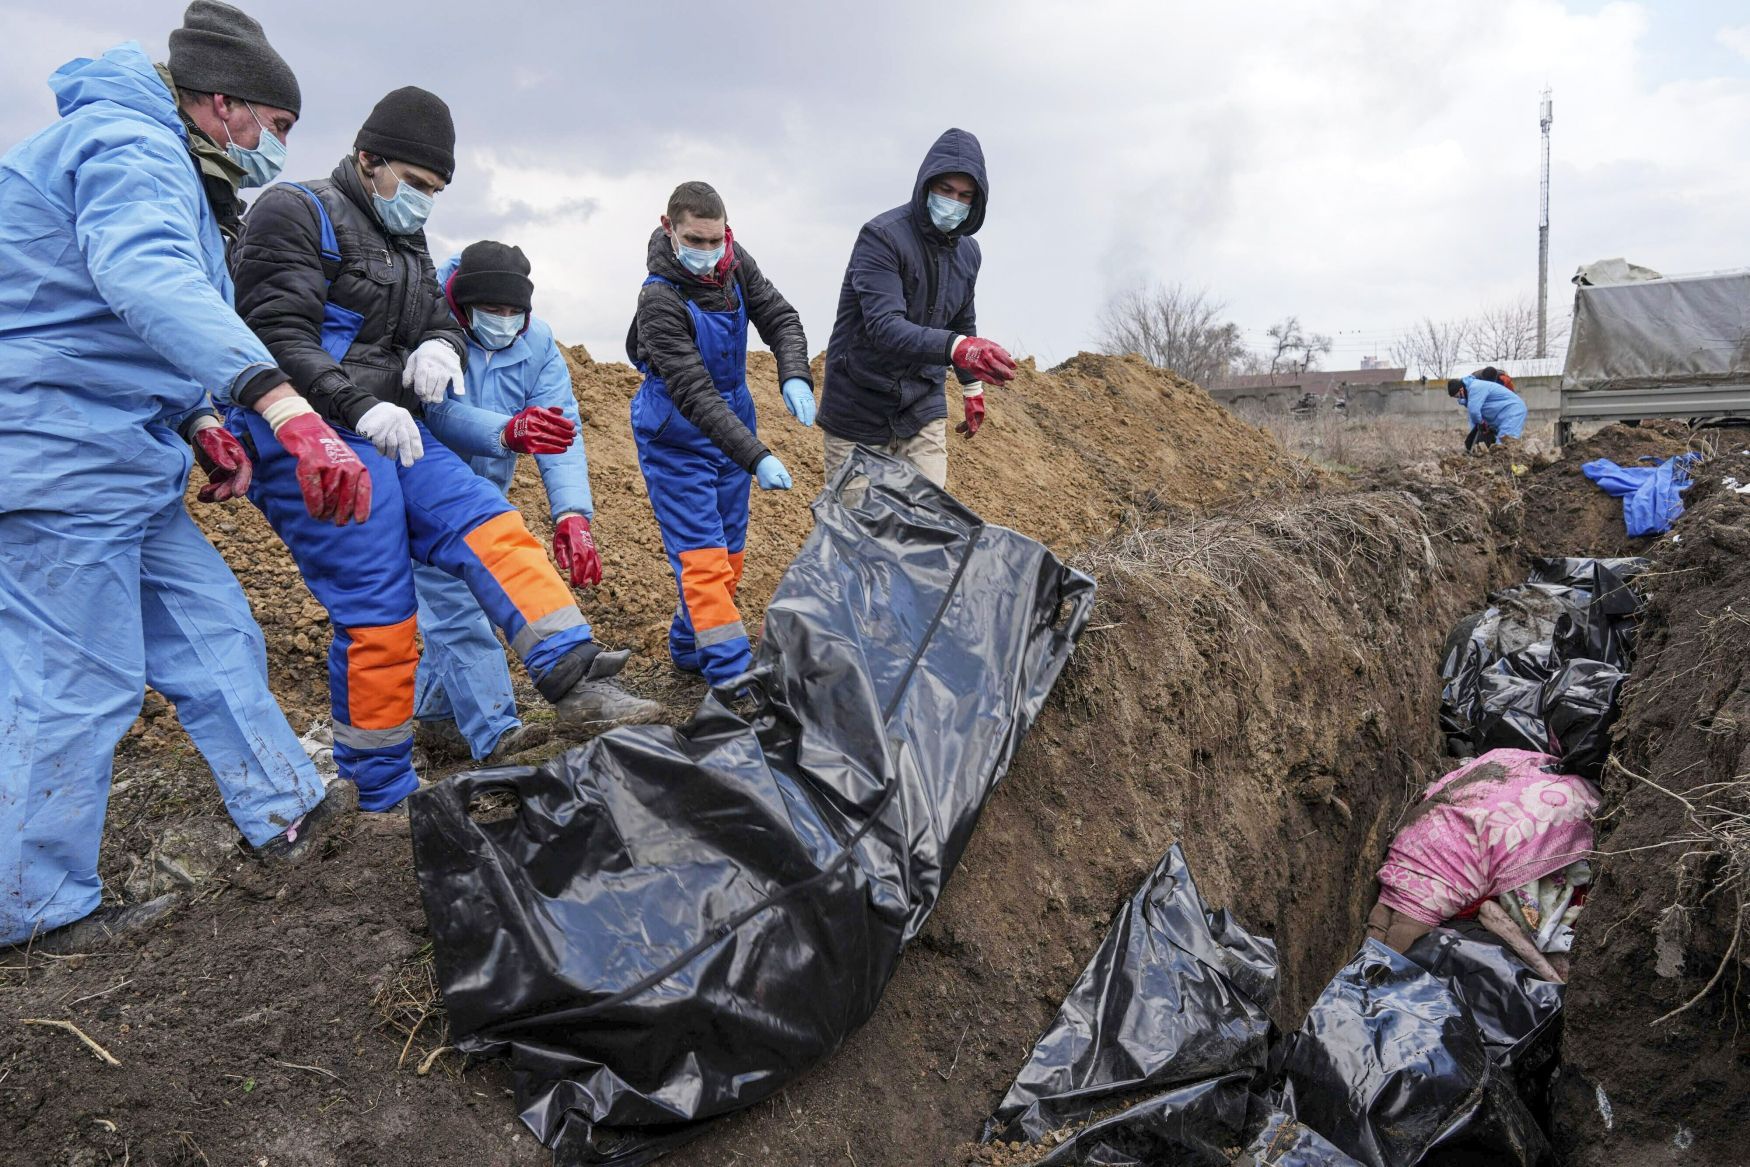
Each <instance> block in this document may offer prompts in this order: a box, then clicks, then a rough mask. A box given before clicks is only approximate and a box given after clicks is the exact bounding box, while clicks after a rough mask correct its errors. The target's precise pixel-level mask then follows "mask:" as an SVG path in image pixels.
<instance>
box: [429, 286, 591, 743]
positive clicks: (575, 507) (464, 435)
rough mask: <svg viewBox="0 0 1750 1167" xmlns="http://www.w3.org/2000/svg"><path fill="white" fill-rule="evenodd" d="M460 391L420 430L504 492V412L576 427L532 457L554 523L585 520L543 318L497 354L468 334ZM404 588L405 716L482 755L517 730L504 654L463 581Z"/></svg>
mask: <svg viewBox="0 0 1750 1167" xmlns="http://www.w3.org/2000/svg"><path fill="white" fill-rule="evenodd" d="M460 262H461V257H460V256H452V257H451V258H450V259H449V260H448V261H447V262H445V263H444V265H443V266H442V267H440V268H439V269H438V273H437V275H438V284H439V285H440V286H443V285H446V284H447V283H448V282H449V279H450V276H451V275H452V274H454V272H455V270H456V267H457V265H458V264H459V263H460ZM463 325H464V327H466V321H464V322H463ZM467 389H468V393H467V396H466V397H465V398H458V397H457V396H456V395H455V393H454V391H453V390H452V392H451V394H450V395H449V396H448V397H446V398H445V399H444V400H443V401H441V402H439V403H438V404H436V405H428V406H426V410H425V424H426V425H427V427H429V428H430V430H431V432H432V433H434V434H436V435H437V436H438V438H439V439H440V440H441V441H442V442H443V443H444V445H446V446H448V447H449V448H450V449H451V450H453V451H454V452H455V453H457V454H459V455H461V456H462V457H463V458H466V459H467V461H468V465H470V466H472V467H473V468H474V473H476V474H478V475H479V476H480V477H482V478H484V479H486V481H488V482H490V483H492V485H493V486H495V487H497V488H498V491H499V493H500V494H504V495H508V494H509V493H510V483H511V479H512V478H513V477H514V476H515V475H516V465H517V455H516V454H515V452H513V451H510V450H506V449H505V448H504V444H503V442H502V441H501V438H502V436H503V434H504V427H505V426H506V425H508V424H509V423H510V419H511V416H512V415H513V414H516V413H518V412H520V411H522V410H524V409H527V408H528V407H530V406H540V407H543V408H546V407H553V408H557V409H558V410H559V411H560V412H561V413H563V414H564V415H565V416H566V418H567V419H568V420H569V421H570V422H571V424H573V425H575V426H577V427H578V429H577V434H578V437H577V441H576V442H575V443H573V444H572V446H571V448H570V449H569V450H566V451H565V452H564V453H562V454H538V455H536V456H535V465H536V466H538V467H539V468H540V471H541V481H542V483H543V484H544V485H545V486H546V488H547V501H548V503H549V505H550V506H551V507H552V514H553V519H554V521H555V522H557V521H558V519H559V516H560V515H565V514H578V515H582V516H583V517H584V518H586V519H593V518H594V517H595V501H594V499H592V498H591V497H590V491H589V459H588V458H587V456H586V455H585V454H584V449H583V426H582V423H581V420H580V419H579V417H578V415H577V399H576V398H575V397H573V396H572V393H571V372H570V370H569V369H567V368H566V365H565V357H564V356H563V355H562V354H561V353H560V352H559V346H558V345H557V344H556V343H555V342H554V340H553V330H552V329H551V328H549V327H548V326H547V322H546V321H544V320H542V319H540V318H539V317H536V316H530V317H529V319H528V326H527V327H526V328H525V329H524V330H523V334H522V335H521V336H519V337H517V338H516V339H515V340H514V341H512V342H511V343H510V344H509V345H507V346H506V347H504V348H502V349H498V350H496V351H494V350H492V349H489V348H486V347H484V346H482V345H481V344H480V343H479V342H478V341H476V340H475V339H474V334H473V333H472V332H471V331H470V332H469V333H468V374H467ZM413 586H414V591H415V592H416V594H417V595H418V597H419V635H420V638H421V639H422V640H423V641H424V642H425V647H424V652H423V653H422V654H421V655H420V658H419V671H418V673H417V674H416V675H415V677H414V706H413V716H414V717H415V718H417V719H418V720H420V721H448V720H452V719H453V720H454V721H455V723H456V727H457V728H458V729H460V730H461V732H462V735H463V736H464V737H465V738H467V739H468V748H469V751H470V752H471V753H472V754H473V755H474V757H475V758H477V759H484V758H485V757H487V756H488V755H489V754H491V753H492V748H493V747H494V746H495V745H497V744H498V740H499V739H500V738H501V737H503V736H504V735H505V734H506V733H508V732H509V731H511V730H512V729H515V728H516V727H517V726H518V725H519V724H521V723H520V722H519V721H518V720H517V715H516V696H515V694H514V693H513V692H512V690H511V681H510V666H509V665H508V664H507V663H506V661H505V656H504V649H503V647H502V646H500V644H499V643H498V636H497V634H495V633H494V632H493V631H492V622H491V621H490V620H488V619H487V618H486V613H485V612H483V611H482V610H481V608H480V603H479V601H478V600H476V599H475V598H474V593H472V592H471V591H469V590H468V585H467V584H465V583H463V582H462V581H461V580H459V579H457V578H456V577H455V576H453V575H449V574H447V573H445V572H443V571H440V570H438V569H437V568H434V567H428V566H426V565H425V564H423V563H418V562H416V563H414V565H413Z"/></svg>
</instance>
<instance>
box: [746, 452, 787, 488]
mask: <svg viewBox="0 0 1750 1167" xmlns="http://www.w3.org/2000/svg"><path fill="white" fill-rule="evenodd" d="M753 476H754V478H755V480H756V481H758V482H759V484H760V489H761V490H789V489H790V472H789V471H788V470H786V469H784V464H783V463H782V462H780V461H778V456H777V455H776V454H767V455H766V456H765V457H764V458H761V459H760V460H759V464H758V465H757V466H755V467H754V468H753Z"/></svg>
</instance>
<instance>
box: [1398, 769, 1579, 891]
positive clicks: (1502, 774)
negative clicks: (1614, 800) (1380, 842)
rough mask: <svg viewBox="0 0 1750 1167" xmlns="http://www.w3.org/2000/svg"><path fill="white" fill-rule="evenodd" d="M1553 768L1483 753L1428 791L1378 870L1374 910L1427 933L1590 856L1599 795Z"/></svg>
mask: <svg viewBox="0 0 1750 1167" xmlns="http://www.w3.org/2000/svg"><path fill="white" fill-rule="evenodd" d="M1560 765H1561V760H1560V759H1559V758H1555V757H1552V756H1550V755H1549V754H1537V753H1532V752H1531V751H1529V750H1490V751H1489V752H1488V753H1486V754H1484V755H1483V756H1482V757H1480V758H1475V759H1472V760H1471V761H1469V762H1466V763H1465V764H1464V765H1463V766H1460V767H1459V768H1458V769H1456V770H1454V771H1453V772H1452V773H1450V774H1448V775H1446V776H1445V777H1444V778H1442V779H1440V781H1438V782H1436V783H1434V785H1432V786H1430V787H1429V788H1428V793H1427V794H1426V795H1424V796H1423V799H1422V801H1421V802H1420V803H1418V804H1417V805H1416V808H1415V809H1414V810H1412V811H1411V812H1410V815H1409V818H1408V820H1406V821H1405V823H1404V825H1403V826H1402V827H1401V828H1400V829H1399V830H1398V833H1397V837H1396V838H1394V839H1392V842H1391V848H1390V849H1389V850H1388V851H1387V852H1386V858H1385V865H1384V866H1383V867H1381V868H1380V869H1379V887H1380V896H1379V898H1380V902H1381V903H1383V904H1384V905H1385V906H1386V907H1388V908H1394V909H1396V910H1397V911H1400V912H1402V913H1404V914H1405V915H1407V916H1409V917H1410V918H1411V919H1413V920H1418V921H1420V922H1421V923H1424V924H1429V925H1435V924H1440V923H1443V922H1444V921H1446V920H1449V919H1451V918H1452V917H1453V916H1455V915H1457V914H1458V913H1460V912H1462V911H1464V910H1465V909H1466V908H1468V907H1470V906H1471V905H1472V904H1475V903H1476V902H1477V901H1479V900H1483V899H1487V898H1489V897H1491V896H1496V895H1500V894H1501V893H1502V892H1504V891H1507V890H1509V889H1510V888H1515V887H1518V886H1519V885H1520V884H1522V883H1526V882H1528V881H1530V880H1533V879H1542V878H1543V877H1544V876H1546V875H1548V874H1549V873H1550V872H1552V871H1556V870H1559V869H1560V868H1563V867H1566V866H1567V865H1568V864H1570V863H1572V862H1573V861H1574V860H1576V859H1580V858H1583V857H1584V856H1585V855H1586V853H1587V852H1588V851H1590V850H1592V846H1593V843H1594V841H1595V840H1594V835H1593V830H1592V822H1591V816H1592V813H1593V812H1594V811H1596V810H1597V809H1598V806H1599V803H1600V798H1599V794H1598V788H1597V787H1595V786H1593V785H1592V783H1590V782H1588V781H1586V779H1584V778H1581V777H1578V776H1577V775H1574V774H1560V773H1549V772H1546V770H1545V767H1548V768H1550V769H1551V770H1554V769H1556V768H1558V767H1560Z"/></svg>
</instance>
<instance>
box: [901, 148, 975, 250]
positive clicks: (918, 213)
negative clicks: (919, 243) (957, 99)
mask: <svg viewBox="0 0 1750 1167" xmlns="http://www.w3.org/2000/svg"><path fill="white" fill-rule="evenodd" d="M942 174H970V175H971V176H972V181H973V182H974V183H976V184H977V186H978V193H977V194H975V195H973V196H972V210H971V211H970V212H969V213H968V214H967V216H966V221H965V222H963V223H961V224H960V226H958V227H956V228H955V229H954V231H953V233H952V234H951V235H950V236H948V237H949V238H951V239H958V238H960V237H961V236H963V235H975V234H977V233H978V229H979V228H980V227H982V226H983V225H984V207H985V203H986V201H987V200H988V199H989V198H990V181H989V179H988V178H986V176H985V172H984V149H983V147H981V146H980V145H979V144H978V139H977V138H975V137H973V136H972V135H971V134H970V133H968V132H967V131H965V130H961V129H950V130H947V131H945V132H944V133H943V134H942V136H941V137H939V138H937V139H936V142H935V144H934V145H933V146H931V147H930V152H929V153H928V154H926V155H924V164H923V165H922V166H920V167H918V177H917V182H916V183H914V184H913V186H912V188H911V214H912V220H913V221H914V222H915V223H917V225H918V226H919V227H920V228H921V229H922V230H924V231H925V232H927V233H930V234H934V235H941V234H942V233H941V232H940V231H937V230H936V225H935V223H933V222H932V221H931V220H930V208H929V206H928V204H927V203H926V201H925V200H926V199H927V198H928V196H929V186H930V180H931V179H933V178H935V177H937V176H938V175H942Z"/></svg>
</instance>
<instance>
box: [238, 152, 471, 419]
mask: <svg viewBox="0 0 1750 1167" xmlns="http://www.w3.org/2000/svg"><path fill="white" fill-rule="evenodd" d="M303 185H304V186H307V187H309V188H310V189H311V190H312V191H314V192H315V193H316V197H318V198H320V199H321V200H322V205H323V206H324V207H326V208H327V210H328V218H329V221H330V222H332V223H333V224H334V234H335V238H336V240H337V241H338V242H339V244H340V264H339V267H338V271H337V272H336V273H335V275H334V283H333V285H332V286H327V279H326V276H325V273H324V268H323V263H322V254H321V238H322V234H321V233H322V228H321V222H320V219H319V218H318V216H317V214H316V208H315V207H314V206H313V205H312V204H311V202H310V199H309V197H308V196H307V195H305V194H304V192H303V191H300V190H298V189H296V188H295V187H293V186H291V185H289V184H286V183H281V184H279V185H277V186H272V187H269V188H268V189H267V190H266V191H264V192H262V195H261V197H260V198H258V199H256V200H255V205H254V206H253V207H251V208H250V210H249V215H248V217H247V218H246V219H245V220H244V224H243V235H242V237H241V238H239V239H238V241H237V245H236V246H235V247H233V248H232V249H231V275H232V278H233V279H234V280H235V281H236V284H237V314H238V315H239V316H241V317H243V319H244V321H245V322H246V323H247V324H248V325H249V327H250V328H252V329H254V330H255V334H256V335H257V336H259V337H260V338H261V339H262V342H263V343H265V344H266V345H267V347H268V351H269V352H271V353H273V356H274V360H276V361H278V362H279V365H280V367H281V368H282V369H284V370H285V371H286V373H287V375H288V376H290V377H291V379H292V384H293V386H295V387H296V388H297V390H298V392H299V393H302V394H303V395H304V396H305V397H307V398H309V400H310V404H311V405H313V406H315V407H316V409H317V410H318V411H319V412H320V413H321V414H322V416H323V417H325V418H327V419H328V420H329V421H331V422H334V423H337V424H339V425H344V426H346V427H347V428H348V429H352V428H355V427H356V426H357V425H358V420H359V418H361V417H363V416H364V414H365V411H366V410H368V409H370V408H371V406H373V405H375V404H377V402H379V401H389V402H393V403H394V404H396V405H399V406H401V407H402V408H404V409H407V410H410V411H411V412H413V413H414V414H418V413H420V407H419V399H418V398H417V397H416V396H415V395H414V393H413V390H412V389H403V388H402V387H401V371H402V366H403V364H404V363H405V362H406V360H407V355H408V354H409V353H410V352H412V351H413V350H414V349H415V348H418V347H419V345H420V344H422V343H423V342H425V341H427V340H430V339H432V338H433V337H437V338H441V339H443V340H445V341H447V342H448V343H449V344H450V345H451V346H452V347H453V348H455V350H456V352H457V353H458V354H460V355H461V358H462V362H463V364H464V366H466V364H467V360H468V345H467V341H466V339H465V338H464V336H463V334H462V328H461V325H459V324H457V323H456V321H455V318H454V317H452V316H451V315H450V312H449V309H448V307H446V306H445V304H444V300H443V294H442V293H441V292H440V291H439V289H438V285H437V276H436V274H435V273H434V272H433V270H432V264H431V254H430V253H429V252H428V251H427V250H426V246H425V234H424V232H420V233H418V234H414V235H391V234H389V233H388V232H386V231H384V230H383V227H382V224H381V223H380V222H379V221H378V219H377V215H376V212H375V211H373V210H372V209H371V196H370V194H369V192H368V191H366V190H365V187H364V183H362V182H361V181H359V176H358V170H357V169H356V168H355V167H354V165H353V161H352V158H351V157H350V156H349V157H346V158H343V159H341V161H340V165H339V166H336V167H335V168H334V173H333V174H332V175H330V176H329V177H328V178H325V179H321V180H319V181H316V182H307V183H304V184H303ZM330 270H333V269H330ZM330 300H332V301H333V302H334V303H335V304H337V305H339V306H340V307H342V308H346V309H350V310H351V311H353V312H356V313H358V314H359V315H360V316H361V317H363V320H362V321H361V322H360V324H359V327H358V334H357V335H356V336H355V337H354V338H353V342H352V345H351V347H349V348H348V349H347V351H346V356H345V358H344V359H343V360H340V361H336V360H335V359H334V358H333V357H331V356H329V355H328V354H327V353H326V352H324V351H323V349H322V314H323V308H324V306H325V305H326V304H327V303H328V301H330ZM241 404H243V405H245V406H249V405H253V404H254V403H253V402H250V401H244V402H241Z"/></svg>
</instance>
